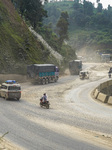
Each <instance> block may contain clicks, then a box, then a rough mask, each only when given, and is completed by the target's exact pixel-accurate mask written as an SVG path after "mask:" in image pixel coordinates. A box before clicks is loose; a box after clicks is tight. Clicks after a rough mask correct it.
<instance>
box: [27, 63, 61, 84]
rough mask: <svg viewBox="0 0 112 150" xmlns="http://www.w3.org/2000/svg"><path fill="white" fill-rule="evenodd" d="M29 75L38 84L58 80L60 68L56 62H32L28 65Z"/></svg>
mask: <svg viewBox="0 0 112 150" xmlns="http://www.w3.org/2000/svg"><path fill="white" fill-rule="evenodd" d="M27 77H28V78H29V79H31V81H32V82H33V83H38V84H48V83H51V82H57V80H58V78H59V68H58V67H57V66H55V65H54V64H31V65H28V66H27Z"/></svg>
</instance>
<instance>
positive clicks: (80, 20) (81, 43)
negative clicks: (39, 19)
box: [43, 0, 112, 53]
mask: <svg viewBox="0 0 112 150" xmlns="http://www.w3.org/2000/svg"><path fill="white" fill-rule="evenodd" d="M97 3H98V5H97V8H95V7H94V4H92V3H91V2H88V1H86V0H83V3H80V1H79V0H74V2H70V1H69V2H68V1H63V2H53V3H47V4H46V5H45V9H46V10H47V11H48V18H45V19H44V22H43V23H44V24H45V25H48V24H49V23H50V24H51V27H52V29H53V31H54V32H55V33H56V34H57V27H56V25H57V22H58V21H59V18H60V15H61V12H62V11H67V13H68V16H69V19H68V21H69V31H68V33H69V41H68V43H69V45H70V46H72V47H73V48H75V50H76V51H77V52H78V51H79V50H80V49H83V48H85V49H86V50H87V52H88V51H91V52H92V51H96V50H100V51H103V52H105V53H106V52H107V51H108V50H110V52H111V53H112V34H111V33H112V29H111V27H112V7H111V6H110V5H109V6H108V8H107V9H103V6H102V4H101V3H100V0H99V1H97ZM56 14H57V15H56Z"/></svg>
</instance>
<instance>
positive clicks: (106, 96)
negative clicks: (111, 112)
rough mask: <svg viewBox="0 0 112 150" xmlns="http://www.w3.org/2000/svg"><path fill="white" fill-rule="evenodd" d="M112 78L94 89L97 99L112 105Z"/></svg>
mask: <svg viewBox="0 0 112 150" xmlns="http://www.w3.org/2000/svg"><path fill="white" fill-rule="evenodd" d="M111 87H112V80H109V81H106V82H104V83H101V84H100V85H99V86H98V87H96V88H95V89H94V92H93V96H94V98H95V99H97V100H99V101H101V102H103V103H107V104H111V105H112V96H111V95H112V94H111V93H112V92H111V91H112V90H111Z"/></svg>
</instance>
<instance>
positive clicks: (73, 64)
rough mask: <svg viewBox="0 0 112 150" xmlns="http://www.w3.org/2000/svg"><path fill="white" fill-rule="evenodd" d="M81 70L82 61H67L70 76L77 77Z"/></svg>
mask: <svg viewBox="0 0 112 150" xmlns="http://www.w3.org/2000/svg"><path fill="white" fill-rule="evenodd" d="M81 70H82V61H81V60H72V61H69V71H70V74H71V75H79V72H80V71H81Z"/></svg>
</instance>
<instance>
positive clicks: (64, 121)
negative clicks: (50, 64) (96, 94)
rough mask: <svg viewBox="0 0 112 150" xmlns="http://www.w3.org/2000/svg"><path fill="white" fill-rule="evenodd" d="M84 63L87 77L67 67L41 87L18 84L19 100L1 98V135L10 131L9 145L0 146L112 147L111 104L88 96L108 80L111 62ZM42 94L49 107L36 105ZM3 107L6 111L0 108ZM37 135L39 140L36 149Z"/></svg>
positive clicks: (97, 149) (62, 149) (40, 149)
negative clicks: (55, 79)
mask: <svg viewBox="0 0 112 150" xmlns="http://www.w3.org/2000/svg"><path fill="white" fill-rule="evenodd" d="M85 66H86V68H87V66H88V68H87V69H88V71H89V72H90V79H89V80H80V79H79V78H78V76H70V75H69V71H68V70H66V72H65V76H63V77H60V79H59V81H58V82H57V83H53V84H48V85H44V86H43V85H32V84H31V83H30V82H26V83H21V85H22V98H21V100H20V102H16V101H4V100H3V99H1V111H0V113H1V115H2V117H1V119H0V123H5V127H3V126H1V127H0V131H1V133H2V134H3V133H5V132H7V131H8V132H9V133H8V134H7V135H6V136H5V137H6V139H8V143H10V142H11V143H10V145H11V148H10V146H9V148H8V144H7V142H4V141H2V142H1V146H3V144H4V143H5V145H4V147H5V148H6V149H11V150H15V145H13V144H12V142H14V143H15V144H17V145H18V146H17V147H16V149H29V150H31V149H32V150H36V149H37V150H48V149H49V150H50V149H54V150H57V149H58V150H65V149H66V150H72V149H76V150H82V149H83V150H86V149H87V148H88V149H89V150H93V149H95V150H100V149H101V150H104V149H105V150H106V149H112V106H107V105H104V104H102V103H100V102H97V101H96V100H93V99H92V98H91V96H90V94H91V91H92V89H93V88H95V87H96V86H97V85H98V84H100V83H101V82H103V81H106V80H109V78H108V74H107V72H108V70H109V67H110V66H111V64H89V65H87V64H85ZM43 93H47V95H48V99H49V101H50V104H51V105H50V109H49V110H48V109H45V108H40V106H39V99H40V97H41V96H42V95H43ZM84 103H85V105H84ZM4 106H5V108H6V110H5V111H4V110H2V108H3V107H4ZM3 115H4V116H3ZM25 128H26V129H27V132H26V130H25ZM48 131H49V132H48ZM36 132H37V133H36ZM34 133H36V134H34ZM48 133H49V134H48ZM43 134H45V135H44V136H45V138H43ZM46 134H47V135H46ZM24 135H25V136H26V137H24ZM59 137H60V138H59ZM65 137H66V138H65ZM36 138H38V142H39V143H40V145H39V144H37V145H38V148H37V145H36V142H37V139H36ZM29 139H30V140H31V141H32V142H31V143H30V140H29ZM76 139H77V141H82V142H81V143H80V142H77V143H75V146H76V147H74V142H75V140H76ZM42 140H44V143H43V142H42ZM9 141H10V142H9ZM68 141H69V142H68ZM70 141H71V142H70ZM67 142H68V143H67ZM85 143H86V144H85ZM87 143H89V144H87ZM42 144H43V146H42ZM6 146H7V147H6ZM19 146H21V147H20V148H19ZM27 146H28V147H29V148H28V147H27Z"/></svg>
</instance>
